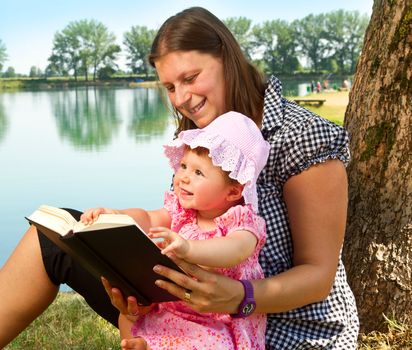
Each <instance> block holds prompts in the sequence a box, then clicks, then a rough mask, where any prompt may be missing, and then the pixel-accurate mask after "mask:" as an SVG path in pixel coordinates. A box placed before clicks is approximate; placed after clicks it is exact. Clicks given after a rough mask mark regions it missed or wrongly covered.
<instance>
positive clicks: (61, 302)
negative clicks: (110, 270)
mask: <svg viewBox="0 0 412 350" xmlns="http://www.w3.org/2000/svg"><path fill="white" fill-rule="evenodd" d="M119 344H120V337H119V333H118V330H117V329H116V328H114V327H113V326H112V325H110V324H109V323H107V322H106V321H104V320H103V319H101V318H100V317H99V316H98V315H97V314H96V313H95V312H94V311H92V310H91V309H90V308H89V306H88V305H87V304H86V303H85V302H84V300H83V299H82V298H81V297H79V296H77V295H76V294H74V293H60V294H59V296H58V298H57V299H56V301H55V302H54V303H53V304H52V305H51V306H50V307H49V308H48V309H47V310H46V312H45V313H44V314H43V315H41V316H40V317H39V318H38V319H37V320H35V321H34V322H33V323H32V325H31V326H30V327H29V328H27V329H26V330H25V331H24V332H23V333H22V334H20V336H19V337H17V338H16V339H15V340H14V341H13V342H12V343H11V344H10V345H8V346H6V347H5V350H14V349H16V350H17V349H18V350H20V349H42V350H52V349H56V350H57V349H59V350H69V349H78V350H83V349H84V350H86V349H87V350H94V349H95V350H104V349H107V350H109V349H112V350H115V349H120V346H119Z"/></svg>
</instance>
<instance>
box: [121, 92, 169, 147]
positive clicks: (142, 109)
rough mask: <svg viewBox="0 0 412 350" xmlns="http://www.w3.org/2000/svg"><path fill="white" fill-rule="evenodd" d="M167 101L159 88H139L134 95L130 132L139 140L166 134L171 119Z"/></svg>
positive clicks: (143, 140)
mask: <svg viewBox="0 0 412 350" xmlns="http://www.w3.org/2000/svg"><path fill="white" fill-rule="evenodd" d="M169 114H170V113H169V111H168V109H167V107H166V102H165V99H164V97H163V96H162V93H161V91H160V90H159V89H138V90H136V93H135V94H134V95H133V102H132V117H131V122H130V125H129V126H128V133H129V135H131V136H132V137H134V138H135V140H136V141H137V142H146V141H148V140H149V139H151V138H153V137H158V136H161V135H163V134H164V132H165V130H166V129H167V126H168V124H169V121H170V117H169Z"/></svg>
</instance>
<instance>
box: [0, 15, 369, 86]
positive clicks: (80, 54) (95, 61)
mask: <svg viewBox="0 0 412 350" xmlns="http://www.w3.org/2000/svg"><path fill="white" fill-rule="evenodd" d="M224 22H225V24H226V25H227V26H228V27H229V29H230V30H231V31H232V33H233V35H234V36H235V37H236V39H237V40H238V42H239V44H240V46H241V48H242V50H243V51H244V53H245V54H246V55H247V57H248V58H249V59H250V60H251V61H252V62H253V63H254V64H256V65H257V66H258V67H259V68H260V69H261V70H262V71H263V72H264V73H266V74H273V73H274V74H295V73H299V72H311V73H326V72H328V73H337V74H341V75H347V74H353V73H354V71H355V68H356V63H357V60H358V57H359V55H360V52H361V48H362V44H363V36H364V33H365V31H366V27H367V25H368V22H369V18H368V16H367V15H361V14H360V13H359V12H358V11H344V10H337V11H333V12H329V13H322V14H318V15H313V14H310V15H308V16H306V17H304V18H302V19H299V20H295V21H292V22H287V21H284V20H280V19H275V20H272V21H266V22H263V23H261V24H257V25H254V26H252V20H250V19H248V18H246V17H231V18H227V19H225V20H224ZM155 35H156V31H155V30H152V29H149V28H147V27H145V26H138V25H137V26H132V27H131V28H130V30H129V31H127V32H125V33H124V34H123V45H124V48H125V53H126V65H127V67H128V68H129V73H133V74H138V75H142V76H144V77H146V78H148V77H149V76H151V75H153V73H154V72H153V70H152V68H151V67H150V65H149V64H148V62H147V60H146V56H147V54H148V52H149V51H150V46H151V43H152V41H153V38H154V36H155ZM121 51H122V50H121V48H120V46H119V45H118V44H117V43H116V37H115V35H114V34H113V33H111V32H110V31H109V30H108V28H107V27H106V26H105V25H104V24H102V23H100V22H98V21H96V20H87V19H84V20H80V21H74V22H71V23H69V24H68V25H67V26H66V27H65V28H64V29H63V30H61V31H58V32H56V34H55V35H54V38H53V48H52V52H51V55H50V56H49V58H48V61H49V64H48V66H47V67H46V69H45V71H44V72H43V71H41V70H40V69H39V68H38V67H34V66H33V67H32V68H31V69H30V73H29V75H30V76H31V77H37V76H46V77H49V76H68V75H72V76H74V78H75V79H77V78H78V77H79V76H82V77H83V76H84V77H85V79H86V80H89V79H93V80H96V79H97V78H99V79H104V78H108V77H110V76H112V75H113V74H115V73H124V72H121V71H120V70H119V67H118V65H117V63H116V62H117V60H118V58H119V54H120V53H121ZM6 60H7V55H6V48H5V46H4V44H3V43H2V42H1V40H0V73H1V71H2V69H3V65H4V62H5V61H6ZM13 74H15V72H14V69H13V68H12V67H9V68H8V69H7V70H6V71H5V72H4V73H3V76H6V77H7V76H11V75H13Z"/></svg>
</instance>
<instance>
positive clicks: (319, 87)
mask: <svg viewBox="0 0 412 350" xmlns="http://www.w3.org/2000/svg"><path fill="white" fill-rule="evenodd" d="M320 90H321V85H320V81H318V82H317V83H316V92H317V93H319V92H320Z"/></svg>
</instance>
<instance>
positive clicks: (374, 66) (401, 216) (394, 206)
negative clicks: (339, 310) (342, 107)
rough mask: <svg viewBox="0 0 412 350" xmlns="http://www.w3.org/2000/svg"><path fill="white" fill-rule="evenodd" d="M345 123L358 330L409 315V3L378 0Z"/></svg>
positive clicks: (349, 256)
mask: <svg viewBox="0 0 412 350" xmlns="http://www.w3.org/2000/svg"><path fill="white" fill-rule="evenodd" d="M345 127H346V128H347V130H348V131H349V134H350V138H351V152H352V162H351V164H350V165H349V167H348V174H349V181H350V188H349V213H348V226H347V233H346V241H345V249H344V260H345V265H346V267H347V272H348V279H349V283H350V285H351V287H352V289H353V292H354V294H355V297H356V300H357V305H358V309H359V315H360V320H361V331H362V332H370V331H372V330H384V329H385V328H386V327H384V322H383V321H384V318H383V316H382V314H385V315H386V316H387V317H389V318H390V319H395V320H396V321H400V322H406V323H411V321H412V2H411V0H375V1H374V5H373V13H372V17H371V20H370V23H369V27H368V29H367V31H366V35H365V41H364V47H363V50H362V54H361V57H360V59H359V63H358V65H357V71H356V74H355V79H354V83H353V87H352V90H351V93H350V100H349V105H348V108H347V110H346V115H345Z"/></svg>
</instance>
